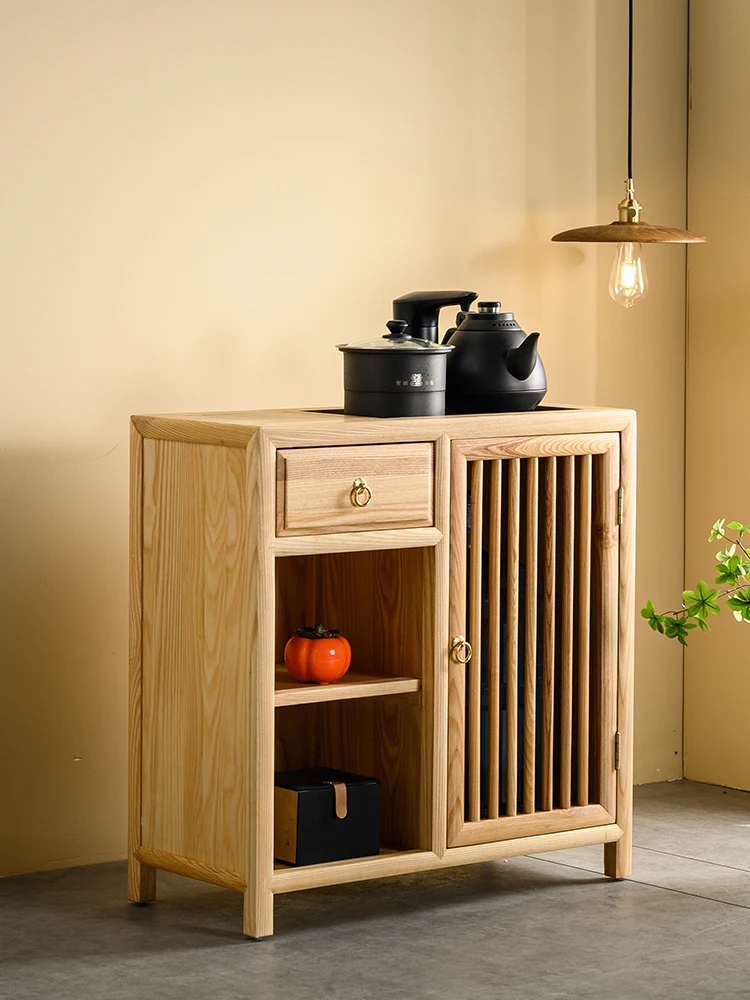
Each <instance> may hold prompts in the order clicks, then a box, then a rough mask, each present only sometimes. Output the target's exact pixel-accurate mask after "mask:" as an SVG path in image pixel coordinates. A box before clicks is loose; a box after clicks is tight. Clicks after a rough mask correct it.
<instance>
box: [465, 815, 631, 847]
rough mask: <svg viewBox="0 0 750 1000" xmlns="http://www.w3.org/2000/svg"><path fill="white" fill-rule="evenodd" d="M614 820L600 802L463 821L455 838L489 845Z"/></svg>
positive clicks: (597, 824)
mask: <svg viewBox="0 0 750 1000" xmlns="http://www.w3.org/2000/svg"><path fill="white" fill-rule="evenodd" d="M609 823H614V816H612V814H611V813H609V812H607V810H606V809H604V808H603V807H602V806H600V805H590V806H573V807H572V808H571V809H553V810H551V811H550V812H538V813H534V814H533V815H531V816H528V815H526V813H521V814H520V815H519V816H501V817H500V819H493V820H489V819H485V820H481V821H480V822H479V823H466V824H465V826H464V828H463V829H462V830H461V832H460V833H459V835H458V836H457V837H456V839H455V846H456V847H463V846H465V845H468V844H490V843H494V842H496V841H500V840H515V839H516V838H518V837H539V836H541V835H543V834H547V833H557V832H560V833H562V832H563V831H566V830H582V829H584V828H586V827H592V826H604V825H606V824H609Z"/></svg>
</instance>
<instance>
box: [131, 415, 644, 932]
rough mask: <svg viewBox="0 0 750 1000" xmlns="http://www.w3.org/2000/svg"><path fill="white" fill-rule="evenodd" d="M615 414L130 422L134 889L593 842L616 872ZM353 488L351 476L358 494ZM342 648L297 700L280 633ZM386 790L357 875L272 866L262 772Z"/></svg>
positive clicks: (267, 889)
mask: <svg viewBox="0 0 750 1000" xmlns="http://www.w3.org/2000/svg"><path fill="white" fill-rule="evenodd" d="M634 468H635V418H634V414H633V413H632V412H630V411H626V410H604V409H593V408H566V409H543V410H541V409H540V410H536V411H534V412H532V413H527V414H497V415H485V416H458V417H442V418H419V419H412V418H402V419H386V420H377V419H370V418H353V417H346V416H344V415H343V414H341V413H337V412H331V411H321V412H314V411H291V410H288V411H263V412H246V413H227V414H186V415H176V416H154V417H149V416H142V417H135V418H134V419H133V429H132V478H131V482H132V489H131V657H130V810H129V812H130V826H129V895H130V898H131V899H133V900H134V901H137V902H148V901H150V900H152V899H154V898H155V878H156V870H157V869H163V870H166V871H172V872H177V873H179V874H183V875H189V876H192V877H195V878H199V879H203V880H205V881H208V882H213V883H216V884H218V885H222V886H227V887H229V888H233V889H236V890H238V891H241V892H243V893H244V895H245V932H246V933H247V934H248V935H249V936H251V937H264V936H267V935H269V934H271V933H272V930H273V896H274V894H276V893H283V892H291V891H295V890H298V889H305V888H311V887H313V886H318V885H327V884H332V883H337V882H348V881H356V880H361V879H371V878H377V877H381V876H387V875H397V874H405V873H408V872H412V871H424V870H428V869H437V868H442V867H446V866H450V865H461V864H467V863H471V862H476V861H482V860H488V859H492V858H505V857H511V856H515V855H519V854H526V853H532V852H534V853H536V852H539V851H546V850H553V849H556V848H565V847H572V846H576V845H584V844H597V843H600V844H603V845H604V850H605V869H606V872H607V874H608V875H611V876H613V877H622V876H625V875H627V874H628V873H629V870H630V854H631V795H632V792H631V783H632V769H631V760H632V667H633V663H632V661H633V645H632V627H633V599H634V598H633V539H634V529H635V511H634V500H635V483H634ZM363 482H364V486H363V485H362V484H363ZM316 621H324V622H326V623H327V624H329V625H331V626H333V627H336V628H341V629H342V631H343V632H344V634H345V635H347V636H348V637H349V639H350V641H351V643H352V649H353V660H352V666H351V669H350V671H349V673H348V674H347V675H346V676H345V677H344V678H343V679H342V680H341V681H340V682H337V683H335V684H332V685H328V686H325V687H320V686H315V685H305V684H298V683H297V682H295V681H294V680H293V679H292V678H291V677H290V676H289V675H288V673H287V671H286V669H285V667H284V665H283V650H284V644H285V642H286V640H287V638H288V637H289V636H290V635H291V634H293V632H294V629H295V628H296V627H297V626H298V625H303V624H312V623H314V622H316ZM315 766H330V767H334V768H339V769H341V770H346V771H353V772H355V773H360V774H367V775H372V776H375V777H377V778H379V780H380V784H381V843H382V844H383V848H382V849H381V852H380V855H379V856H377V857H370V858H362V859H355V860H353V861H344V862H335V863H331V864H321V865H312V866H307V867H290V866H288V865H283V864H280V863H275V862H274V858H273V824H274V817H273V801H274V790H273V775H274V771H275V770H288V769H294V768H302V767H315Z"/></svg>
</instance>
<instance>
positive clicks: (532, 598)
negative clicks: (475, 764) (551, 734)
mask: <svg viewBox="0 0 750 1000" xmlns="http://www.w3.org/2000/svg"><path fill="white" fill-rule="evenodd" d="M538 480H539V459H537V458H530V459H528V460H527V462H526V645H525V650H524V664H525V677H524V682H525V683H524V688H525V696H526V697H525V702H524V721H523V736H524V750H523V808H524V812H527V813H533V812H534V808H535V805H534V796H535V783H534V778H535V772H536V618H537V608H536V603H537V602H536V587H537V556H538V553H537V547H538V534H539V531H538V523H539V521H538V517H539V501H538V495H537V491H538Z"/></svg>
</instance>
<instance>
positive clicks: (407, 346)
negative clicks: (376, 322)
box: [336, 319, 453, 354]
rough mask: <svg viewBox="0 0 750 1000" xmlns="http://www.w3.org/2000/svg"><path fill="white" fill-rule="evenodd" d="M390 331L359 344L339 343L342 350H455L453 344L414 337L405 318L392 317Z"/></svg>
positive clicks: (410, 351) (445, 351) (446, 351)
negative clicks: (408, 331)
mask: <svg viewBox="0 0 750 1000" xmlns="http://www.w3.org/2000/svg"><path fill="white" fill-rule="evenodd" d="M385 325H386V326H387V327H388V330H389V332H388V333H384V334H383V336H382V337H379V338H378V339H376V340H362V341H360V342H359V343H357V344H337V345H336V346H337V347H338V349H339V350H340V351H365V352H369V353H373V352H375V351H377V352H378V353H380V351H403V352H408V353H411V354H421V353H422V352H424V351H431V352H432V353H433V354H447V353H448V351H452V350H453V344H437V343H434V342H433V341H432V340H423V339H422V338H421V337H412V336H410V335H409V334H408V333H407V332H406V330H407V327H408V326H409V324H408V323H407V321H406V320H403V319H392V320H389V321H388V322H387V323H386V324H385Z"/></svg>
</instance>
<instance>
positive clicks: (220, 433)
mask: <svg viewBox="0 0 750 1000" xmlns="http://www.w3.org/2000/svg"><path fill="white" fill-rule="evenodd" d="M132 419H133V424H134V425H135V427H136V429H137V430H138V431H139V432H140V434H142V435H143V436H144V437H148V438H162V439H175V440H181V441H198V442H200V441H206V442H212V443H217V444H228V445H243V444H246V443H247V442H248V441H249V440H250V439H251V438H252V437H253V436H254V435H255V433H256V432H258V431H261V432H263V433H264V434H266V435H268V437H269V438H271V439H273V440H274V442H275V443H276V444H278V445H280V446H284V445H286V446H294V445H295V444H305V443H310V444H313V443H321V444H327V443H339V442H345V441H360V442H367V441H373V442H375V441H414V440H429V439H434V438H438V437H440V436H441V435H443V434H446V435H448V436H449V437H452V438H472V437H488V436H494V435H525V434H530V435H536V434H565V433H567V434H575V433H586V432H589V431H621V430H624V429H625V428H627V427H631V426H632V425H633V424H634V423H635V412H634V411H633V410H627V409H616V408H611V407H596V406H549V407H539V408H538V409H536V410H530V411H528V412H525V413H480V414H458V415H453V414H449V415H446V416H443V417H385V418H379V417H354V416H347V415H346V414H345V413H344V412H343V410H342V409H339V408H335V407H330V408H327V409H325V408H320V409H279V410H233V411H227V412H216V413H166V414H142V415H137V416H134V417H133V418H132Z"/></svg>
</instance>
